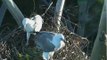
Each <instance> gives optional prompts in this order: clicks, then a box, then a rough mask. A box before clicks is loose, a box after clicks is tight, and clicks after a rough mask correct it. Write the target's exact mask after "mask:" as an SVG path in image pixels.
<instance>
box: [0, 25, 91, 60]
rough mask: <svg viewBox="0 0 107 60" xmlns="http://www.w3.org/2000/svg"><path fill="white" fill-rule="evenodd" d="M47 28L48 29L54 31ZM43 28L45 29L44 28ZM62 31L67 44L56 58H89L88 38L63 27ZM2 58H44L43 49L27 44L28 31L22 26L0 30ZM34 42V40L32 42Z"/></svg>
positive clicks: (31, 59)
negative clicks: (85, 49) (84, 50)
mask: <svg viewBox="0 0 107 60" xmlns="http://www.w3.org/2000/svg"><path fill="white" fill-rule="evenodd" d="M49 29H50V28H47V29H46V31H47V30H48V31H52V30H49ZM42 30H43V29H42ZM60 33H63V34H64V35H65V37H66V41H65V43H66V46H65V47H64V48H63V49H61V50H59V51H58V52H56V53H55V54H54V57H53V58H54V60H88V59H87V55H86V54H85V53H84V52H83V49H84V48H85V47H86V46H87V45H88V43H89V42H88V40H87V39H86V38H83V37H81V36H79V35H77V34H75V33H73V32H70V31H68V30H67V28H65V27H62V28H61V31H60ZM0 37H1V38H0V58H1V59H7V60H27V59H29V60H35V59H36V60H43V59H42V57H41V56H42V50H39V49H38V48H36V47H35V46H28V47H26V46H25V43H26V33H25V32H24V31H23V30H22V28H20V27H18V28H14V29H13V30H11V29H9V27H8V26H6V27H5V28H4V29H2V30H1V32H0ZM30 43H31V44H32V42H30Z"/></svg>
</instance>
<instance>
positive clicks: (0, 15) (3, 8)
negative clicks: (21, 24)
mask: <svg viewBox="0 0 107 60" xmlns="http://www.w3.org/2000/svg"><path fill="white" fill-rule="evenodd" d="M6 9H7V8H6V6H5V3H3V4H2V6H1V8H0V26H1V24H2V21H3V17H4V15H5V12H6Z"/></svg>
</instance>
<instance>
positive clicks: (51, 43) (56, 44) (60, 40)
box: [35, 32, 65, 60]
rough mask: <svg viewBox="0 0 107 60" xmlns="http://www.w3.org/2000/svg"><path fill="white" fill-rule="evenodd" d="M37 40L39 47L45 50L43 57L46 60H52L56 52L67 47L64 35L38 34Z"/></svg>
mask: <svg viewBox="0 0 107 60" xmlns="http://www.w3.org/2000/svg"><path fill="white" fill-rule="evenodd" d="M35 39H37V40H36V44H37V46H39V47H40V48H41V49H42V50H43V54H42V57H43V59H44V60H49V59H51V60H52V57H53V55H54V53H55V51H58V50H60V49H61V48H63V47H64V46H65V43H64V40H65V38H64V35H63V34H60V33H53V32H38V33H36V38H35Z"/></svg>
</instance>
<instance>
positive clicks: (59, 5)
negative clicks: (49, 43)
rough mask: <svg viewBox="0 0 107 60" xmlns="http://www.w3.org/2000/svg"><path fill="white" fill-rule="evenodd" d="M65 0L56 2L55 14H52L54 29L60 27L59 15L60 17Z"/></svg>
mask: <svg viewBox="0 0 107 60" xmlns="http://www.w3.org/2000/svg"><path fill="white" fill-rule="evenodd" d="M64 3H65V0H58V1H57V3H56V8H55V14H54V21H53V22H54V24H55V27H56V28H55V31H59V29H60V26H61V25H60V22H61V17H62V12H63V7H64Z"/></svg>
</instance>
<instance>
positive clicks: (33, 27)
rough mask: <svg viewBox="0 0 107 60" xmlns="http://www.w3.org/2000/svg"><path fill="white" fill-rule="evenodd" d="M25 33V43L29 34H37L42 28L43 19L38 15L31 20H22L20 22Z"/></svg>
mask: <svg viewBox="0 0 107 60" xmlns="http://www.w3.org/2000/svg"><path fill="white" fill-rule="evenodd" d="M22 24H23V26H24V29H25V31H26V32H27V43H26V45H28V40H29V38H30V34H31V33H33V32H39V31H40V30H41V28H42V24H43V19H42V17H41V16H40V15H36V16H34V17H32V18H24V19H23V21H22Z"/></svg>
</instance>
